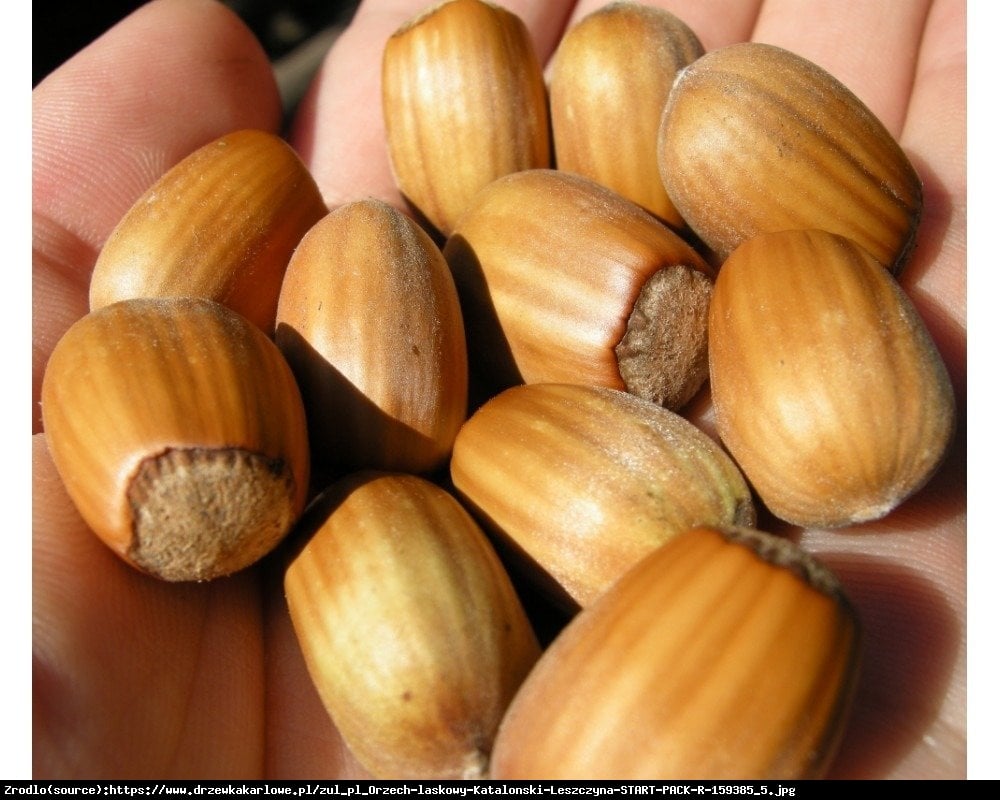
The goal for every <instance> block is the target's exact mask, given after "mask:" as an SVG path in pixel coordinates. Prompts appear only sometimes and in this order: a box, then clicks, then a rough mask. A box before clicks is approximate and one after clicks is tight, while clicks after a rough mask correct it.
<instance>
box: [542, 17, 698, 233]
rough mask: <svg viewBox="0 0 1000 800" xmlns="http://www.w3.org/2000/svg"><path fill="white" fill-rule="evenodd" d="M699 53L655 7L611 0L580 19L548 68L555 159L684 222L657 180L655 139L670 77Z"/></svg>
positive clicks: (679, 24)
mask: <svg viewBox="0 0 1000 800" xmlns="http://www.w3.org/2000/svg"><path fill="white" fill-rule="evenodd" d="M704 52H705V51H704V48H703V47H702V44H701V42H700V41H699V40H698V37H697V36H696V35H695V34H694V32H693V31H692V30H691V29H690V28H689V27H688V26H687V25H686V24H685V23H684V22H683V21H682V20H680V19H679V18H678V17H676V16H674V15H673V14H671V13H670V12H669V11H666V10H664V9H660V8H656V7H654V6H649V5H644V4H641V3H632V2H612V3H608V4H606V5H604V6H601V7H600V8H599V9H597V10H596V11H593V12H591V13H590V14H588V15H587V16H585V17H584V18H583V19H581V20H580V21H579V22H577V23H576V24H575V25H574V26H573V27H571V28H570V29H569V30H568V31H567V32H566V33H565V34H564V35H563V38H562V39H561V40H560V42H559V47H558V49H557V50H556V53H555V55H554V56H553V59H552V64H551V67H550V69H549V107H550V110H551V116H552V137H553V145H554V147H555V155H556V166H557V167H558V168H559V169H560V170H565V171H568V172H575V173H577V174H580V175H584V176H586V177H588V178H592V179H593V180H595V181H597V182H598V183H600V184H601V185H603V186H607V187H608V188H610V189H613V190H614V191H616V192H618V194H620V195H622V196H623V197H626V198H628V199H629V200H631V201H632V202H634V203H636V204H638V205H640V206H642V207H643V208H645V209H646V210H647V211H649V212H650V213H652V214H654V215H655V216H657V217H659V218H660V219H662V220H664V221H665V222H667V223H669V224H670V225H671V226H673V227H675V228H683V227H684V226H685V223H684V220H683V218H682V217H681V215H680V214H679V213H678V212H677V209H675V208H674V204H673V203H672V202H671V201H670V198H669V197H668V196H667V192H666V189H665V188H664V187H663V182H662V181H661V180H660V173H659V169H658V167H657V146H656V140H657V133H658V131H659V128H660V117H661V116H662V113H663V107H664V105H665V104H666V101H667V95H668V94H669V92H670V87H671V86H672V85H673V82H674V78H675V77H676V76H677V73H678V71H679V70H681V69H682V68H683V67H685V66H686V65H688V64H690V63H691V62H692V61H694V60H695V59H696V58H698V57H699V56H701V55H703V54H704Z"/></svg>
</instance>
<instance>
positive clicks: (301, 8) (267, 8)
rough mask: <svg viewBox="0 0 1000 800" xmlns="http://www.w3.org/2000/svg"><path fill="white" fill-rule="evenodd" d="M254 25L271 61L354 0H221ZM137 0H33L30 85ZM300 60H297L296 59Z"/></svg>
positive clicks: (334, 20) (346, 12) (344, 12)
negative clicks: (95, 0)
mask: <svg viewBox="0 0 1000 800" xmlns="http://www.w3.org/2000/svg"><path fill="white" fill-rule="evenodd" d="M224 3H225V5H227V6H229V7H230V8H232V9H233V10H234V11H235V12H236V13H237V14H239V15H240V16H241V17H242V18H243V20H244V21H245V22H246V23H247V25H248V26H249V27H250V28H251V30H253V32H254V33H255V34H256V35H257V38H258V39H259V40H260V42H261V44H262V45H263V46H264V49H265V50H266V51H267V53H268V54H269V55H270V56H271V58H272V60H274V61H279V60H281V59H285V58H290V57H292V56H294V54H295V51H296V50H298V49H299V48H306V47H307V46H308V43H309V41H310V40H312V39H315V38H317V37H318V36H320V35H321V34H323V32H325V31H328V30H329V29H331V28H333V27H336V26H341V25H343V24H344V23H346V22H347V21H348V20H349V19H350V17H351V16H352V15H353V13H354V10H355V8H356V7H357V4H358V3H357V0H224ZM143 4H144V3H143V2H140V1H139V0H108V2H98V3H88V2H86V0H34V2H33V4H32V26H31V27H32V82H31V84H32V87H34V86H35V85H37V84H38V82H39V81H40V80H42V78H44V77H45V76H46V75H48V74H49V73H50V72H51V71H52V70H53V69H55V68H56V67H58V66H59V65H60V64H62V63H63V62H64V61H65V60H66V59H68V58H69V57H70V56H72V55H73V54H74V53H76V52H77V51H78V50H80V49H82V48H83V47H84V46H86V45H87V44H89V43H90V42H92V41H93V40H94V39H96V38H97V37H98V36H100V35H101V34H102V33H104V31H106V30H107V29H108V28H110V27H111V26H112V25H114V24H115V23H116V22H118V21H119V20H121V19H122V18H124V17H126V16H128V14H129V13H131V12H132V11H134V10H135V9H137V8H138V7H139V6H141V5H143ZM300 60H301V59H300Z"/></svg>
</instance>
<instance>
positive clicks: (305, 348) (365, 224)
mask: <svg viewBox="0 0 1000 800" xmlns="http://www.w3.org/2000/svg"><path fill="white" fill-rule="evenodd" d="M275 341H276V342H277V344H278V347H279V348H280V349H281V351H282V352H283V353H284V355H285V357H286V358H287V359H288V361H289V364H290V365H291V367H292V370H293V372H294V373H295V376H296V379H297V380H298V382H299V386H300V387H301V388H302V394H303V400H304V402H305V405H306V412H307V415H308V419H309V432H310V437H311V440H312V443H313V447H312V451H313V456H314V459H315V460H316V462H317V463H323V464H325V465H329V466H331V467H333V468H336V469H340V470H350V469H362V468H370V469H393V470H401V471H407V472H418V473H424V472H429V471H432V470H434V469H437V468H439V467H440V466H441V465H443V464H444V462H445V461H446V460H447V458H448V455H449V454H450V452H451V446H452V443H453V441H454V439H455V434H456V433H457V432H458V428H459V426H460V425H461V424H462V422H463V421H464V420H465V415H466V407H467V400H468V360H467V356H466V344H465V330H464V326H463V323H462V311H461V308H460V307H459V301H458V294H457V292H456V290H455V285H454V281H453V280H452V276H451V272H450V271H449V269H448V265H447V263H446V262H445V260H444V256H442V254H441V251H440V250H439V249H438V247H437V245H435V244H434V242H433V241H431V239H430V237H429V236H428V235H427V234H426V233H424V231H423V230H421V229H420V228H419V227H418V226H417V225H416V224H415V223H414V222H413V221H412V220H410V219H409V218H408V217H406V216H404V215H403V214H402V213H400V212H399V211H397V210H396V209H394V208H392V207H391V206H389V205H387V204H385V203H382V202H380V201H376V200H359V201H355V202H352V203H347V204H346V205H343V206H341V207H340V208H338V209H336V210H335V211H333V212H331V213H330V214H329V215H328V216H326V217H324V219H323V220H321V221H320V222H319V223H317V224H316V225H315V226H314V227H313V228H312V229H311V230H310V231H309V233H307V234H306V236H305V237H304V238H303V240H302V242H301V244H300V245H299V247H298V248H297V249H296V251H295V254H294V255H293V256H292V260H291V262H290V263H289V265H288V270H287V272H286V274H285V280H284V283H283V285H282V289H281V297H280V300H279V304H278V317H277V328H276V331H275Z"/></svg>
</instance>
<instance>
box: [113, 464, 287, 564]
mask: <svg viewBox="0 0 1000 800" xmlns="http://www.w3.org/2000/svg"><path fill="white" fill-rule="evenodd" d="M128 497H129V503H130V505H131V507H132V515H133V540H132V546H131V548H130V550H129V553H128V557H129V558H130V559H131V560H132V561H133V562H134V563H135V564H136V565H137V566H139V567H141V568H142V569H144V570H146V571H147V572H150V573H152V574H153V575H156V576H157V577H159V578H163V579H164V580H168V581H188V580H210V579H212V578H217V577H220V576H222V575H228V574H230V573H233V572H236V571H237V570H240V569H242V568H243V567H246V566H249V565H250V564H252V563H253V562H255V561H257V560H258V559H260V558H262V557H263V556H264V555H266V554H267V553H268V552H269V551H270V550H271V549H272V548H274V546H275V545H277V544H278V542H279V541H281V539H282V538H283V537H284V536H285V534H286V533H287V532H288V530H289V528H290V527H291V525H292V523H293V522H294V521H295V520H294V511H293V507H294V499H293V498H294V480H293V478H292V474H291V471H290V470H289V469H288V466H287V464H285V462H284V461H282V460H280V459H272V458H266V457H264V456H262V455H259V454H257V453H250V452H247V451H245V450H239V449H235V448H225V449H218V450H214V449H204V448H192V449H184V450H168V451H166V452H165V453H163V454H162V455H160V456H157V457H156V458H149V459H146V460H145V461H144V462H143V463H142V465H141V466H140V467H139V471H138V473H137V474H136V476H135V478H134V479H133V481H132V484H131V486H130V487H129V493H128Z"/></svg>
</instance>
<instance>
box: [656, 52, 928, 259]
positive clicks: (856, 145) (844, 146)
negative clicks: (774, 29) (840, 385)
mask: <svg viewBox="0 0 1000 800" xmlns="http://www.w3.org/2000/svg"><path fill="white" fill-rule="evenodd" d="M658 147H659V158H660V171H661V175H662V178H663V183H664V186H665V187H666V189H667V193H668V194H669V195H670V199H671V200H672V201H673V203H674V205H675V206H676V207H677V209H678V210H679V211H680V213H681V215H682V216H683V217H684V219H685V220H687V222H688V224H689V225H690V226H691V228H692V229H693V230H694V231H695V233H697V234H698V236H699V237H701V239H702V240H703V241H704V242H705V243H706V244H707V245H708V246H709V247H711V248H712V249H713V250H714V251H715V252H716V253H718V254H719V257H720V258H725V256H727V255H728V254H729V253H730V252H732V251H733V250H734V249H735V248H736V247H737V246H738V245H739V244H740V243H741V242H743V241H745V240H746V239H749V238H751V237H753V236H755V235H757V234H759V233H769V232H775V231H781V230H785V229H789V228H799V229H812V228H817V229H820V230H828V231H832V232H834V233H839V234H841V235H843V236H846V237H847V238H849V239H853V240H854V241H856V242H858V244H860V245H861V246H862V247H864V248H865V249H866V250H868V252H870V253H871V254H872V255H873V256H874V257H875V258H876V259H878V261H879V262H880V263H881V264H882V265H883V266H885V267H886V268H888V269H890V270H891V271H892V272H893V273H898V272H899V270H900V269H901V268H902V266H903V264H904V263H905V261H906V259H907V257H908V255H909V253H910V251H911V249H912V247H913V243H914V241H915V237H916V230H917V225H918V223H919V221H920V217H921V214H922V210H923V191H922V187H921V182H920V178H919V177H918V175H917V173H916V171H915V170H914V168H913V166H912V164H911V163H910V161H909V159H908V158H907V157H906V154H905V153H904V152H903V151H902V149H901V148H900V146H899V144H898V143H897V142H896V141H895V139H893V137H892V135H891V134H890V133H889V132H888V130H886V128H885V126H884V125H883V124H882V123H881V122H880V121H879V119H878V118H877V117H876V116H875V115H874V114H873V113H872V112H871V111H870V110H869V109H868V108H867V107H866V106H865V105H864V104H863V103H862V102H861V101H860V100H859V99H858V98H857V97H856V96H855V95H854V94H853V93H852V92H851V91H850V90H849V89H847V87H845V86H844V85H843V84H842V83H840V82H839V81H838V80H836V78H834V77H833V76H832V75H830V74H829V73H828V72H826V71H825V70H823V69H821V68H820V67H818V66H817V65H815V64H813V63H812V62H810V61H808V60H807V59H805V58H802V57H801V56H798V55H796V54H794V53H790V52H788V51H787V50H784V49H782V48H779V47H775V46H773V45H767V44H761V43H743V44H736V45H731V46H729V47H724V48H721V49H719V50H714V51H712V52H710V53H707V54H706V55H704V56H702V57H701V58H699V59H698V60H697V61H695V62H694V63H693V64H691V65H690V66H688V67H686V68H685V69H684V70H683V71H682V72H681V73H680V74H679V75H678V78H677V81H676V83H675V84H674V86H673V89H672V90H671V92H670V96H669V99H668V101H667V106H666V108H665V110H664V113H663V120H662V125H661V128H660V134H659V144H658Z"/></svg>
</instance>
